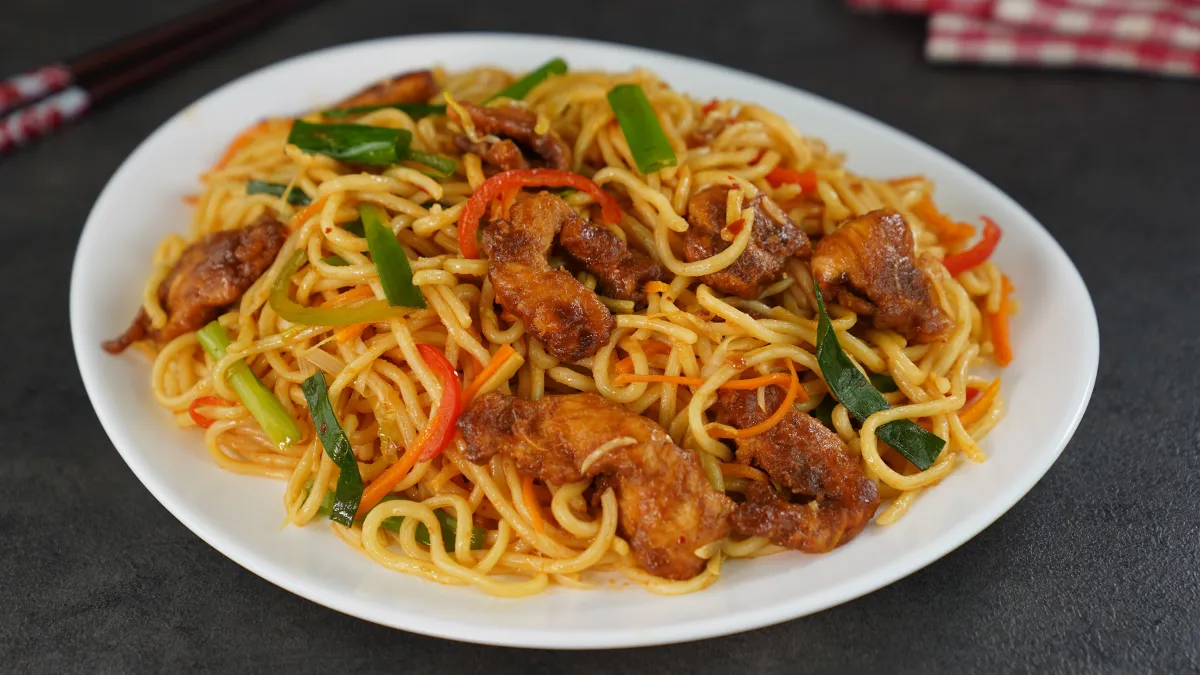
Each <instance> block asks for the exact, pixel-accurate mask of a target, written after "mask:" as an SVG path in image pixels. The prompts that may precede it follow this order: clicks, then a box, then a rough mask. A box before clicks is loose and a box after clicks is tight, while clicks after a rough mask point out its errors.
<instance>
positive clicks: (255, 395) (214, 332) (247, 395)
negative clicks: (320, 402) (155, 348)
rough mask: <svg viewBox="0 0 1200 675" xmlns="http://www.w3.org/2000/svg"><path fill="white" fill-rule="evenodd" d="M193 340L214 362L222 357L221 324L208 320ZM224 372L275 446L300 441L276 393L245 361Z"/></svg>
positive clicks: (224, 336) (226, 338) (225, 337)
mask: <svg viewBox="0 0 1200 675" xmlns="http://www.w3.org/2000/svg"><path fill="white" fill-rule="evenodd" d="M196 339H197V340H199V341H200V346H202V347H204V351H205V352H207V353H208V355H209V356H211V357H212V359H213V360H214V361H220V360H221V359H223V358H225V354H226V350H227V349H228V348H229V335H228V334H227V333H226V332H225V329H224V328H222V327H221V324H219V323H217V322H216V321H212V322H210V323H209V324H208V325H207V326H205V327H204V328H201V329H200V330H198V331H196ZM226 373H227V374H226V379H227V380H228V381H229V386H231V387H233V391H234V392H236V393H237V395H238V399H240V400H241V402H242V405H244V406H246V410H249V411H250V414H251V415H253V416H254V419H255V420H256V421H258V425H259V426H260V427H262V430H263V432H264V433H265V434H266V435H267V438H270V439H271V442H272V443H274V444H275V446H276V447H279V448H285V447H287V446H289V445H292V444H293V443H295V442H296V441H298V440H300V436H301V434H300V428H299V427H297V426H296V421H295V420H293V419H292V416H291V415H289V414H288V411H287V409H285V408H284V407H283V404H282V403H280V402H279V399H277V398H275V394H273V393H272V392H271V390H270V389H267V386H266V385H265V384H263V383H262V381H260V380H259V379H258V378H257V377H256V376H255V375H254V373H253V372H252V371H251V370H250V367H249V366H247V365H246V362H245V361H243V360H241V359H238V360H237V361H234V362H233V365H231V366H229V368H228V370H226Z"/></svg>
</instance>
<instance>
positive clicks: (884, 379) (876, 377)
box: [867, 373, 900, 394]
mask: <svg viewBox="0 0 1200 675" xmlns="http://www.w3.org/2000/svg"><path fill="white" fill-rule="evenodd" d="M867 379H868V380H869V381H870V382H871V386H872V387H874V388H875V391H877V392H879V393H881V394H890V393H892V392H893V391H900V387H897V386H896V380H895V378H893V377H892V376H891V375H885V374H883V373H870V374H869V375H867Z"/></svg>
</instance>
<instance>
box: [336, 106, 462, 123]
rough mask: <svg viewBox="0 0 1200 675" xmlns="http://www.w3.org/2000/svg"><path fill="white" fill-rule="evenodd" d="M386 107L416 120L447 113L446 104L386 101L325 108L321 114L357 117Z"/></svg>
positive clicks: (338, 117) (337, 117)
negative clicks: (351, 106)
mask: <svg viewBox="0 0 1200 675" xmlns="http://www.w3.org/2000/svg"><path fill="white" fill-rule="evenodd" d="M385 108H394V109H396V110H399V111H401V112H403V113H405V114H407V115H408V116H409V117H411V118H413V119H414V120H419V119H421V118H422V117H429V116H430V115H445V114H446V106H444V105H438V104H435V103H384V104H383V105H360V106H355V107H353V108H334V109H332V110H324V111H322V112H321V115H323V116H325V117H328V118H329V119H341V118H344V117H356V116H358V115H366V114H367V113H372V112H375V111H376V110H383V109H385Z"/></svg>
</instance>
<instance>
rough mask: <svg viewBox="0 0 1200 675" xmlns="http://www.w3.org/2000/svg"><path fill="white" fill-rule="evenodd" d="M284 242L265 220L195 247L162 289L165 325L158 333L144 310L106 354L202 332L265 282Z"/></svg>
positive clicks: (276, 225) (283, 234) (279, 228)
mask: <svg viewBox="0 0 1200 675" xmlns="http://www.w3.org/2000/svg"><path fill="white" fill-rule="evenodd" d="M285 239H287V231H286V228H285V227H284V226H283V224H281V223H280V222H279V221H277V220H275V219H274V218H271V217H270V216H266V215H264V216H263V217H262V218H260V219H259V220H258V222H256V223H254V224H253V225H249V226H247V227H243V228H239V229H236V230H223V231H221V232H213V233H212V234H209V235H206V236H204V237H202V238H200V239H199V240H197V241H195V242H192V243H191V244H190V245H189V246H188V247H187V248H185V249H184V250H183V253H182V254H181V255H180V256H179V261H178V262H176V263H175V267H174V268H173V269H172V270H171V273H170V274H168V275H167V277H166V278H165V279H163V281H162V283H161V284H159V286H158V301H159V303H161V304H162V307H163V309H164V310H165V311H166V313H167V323H166V325H164V326H163V327H162V328H161V329H158V330H155V329H154V328H152V327H151V326H150V317H149V316H147V314H146V310H145V309H141V310H139V311H138V313H137V316H136V317H134V319H133V323H131V324H130V325H129V328H127V329H126V330H125V332H124V333H122V334H121V335H120V336H118V337H116V338H114V339H112V340H107V341H105V342H104V344H103V345H102V346H103V347H104V351H106V352H108V353H109V354H120V353H121V352H123V351H125V349H126V348H128V347H129V345H131V344H133V343H134V342H137V341H138V340H144V339H147V338H149V339H152V340H154V341H155V342H157V343H159V344H162V343H164V342H168V341H170V340H172V339H174V338H175V337H178V336H180V335H182V334H184V333H188V332H191V331H194V330H199V329H200V328H202V327H204V325H205V324H207V323H208V322H209V321H212V320H213V319H215V318H217V317H218V316H220V315H221V311H222V310H223V309H224V308H225V307H228V306H229V305H231V304H233V303H234V302H237V301H238V299H239V298H241V297H242V293H245V292H246V289H248V288H250V286H251V285H253V284H254V282H255V281H257V280H258V278H259V277H260V276H262V274H263V272H265V271H266V270H267V268H268V267H270V266H271V263H272V262H274V261H275V256H276V255H278V254H279V249H280V248H282V247H283V242H284V240H285Z"/></svg>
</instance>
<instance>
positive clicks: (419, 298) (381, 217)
mask: <svg viewBox="0 0 1200 675" xmlns="http://www.w3.org/2000/svg"><path fill="white" fill-rule="evenodd" d="M358 216H359V218H360V219H361V220H362V223H363V231H364V232H365V233H366V237H367V248H368V249H370V251H371V262H373V263H375V269H376V271H378V272H379V283H380V285H382V286H383V294H384V295H385V296H387V300H388V304H390V305H392V306H393V307H419V308H422V309H424V308H425V307H426V305H425V297H424V296H423V295H421V290H420V289H419V288H417V287H416V286H415V285H414V284H413V273H412V266H411V265H409V263H408V254H406V253H405V252H404V247H403V246H402V245H401V244H400V240H398V239H396V235H395V233H393V232H392V228H390V227H388V226H387V225H385V224H384V223H385V222H387V214H385V213H384V211H383V209H381V208H379V207H378V206H376V205H374V204H367V203H362V204H359V205H358Z"/></svg>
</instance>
